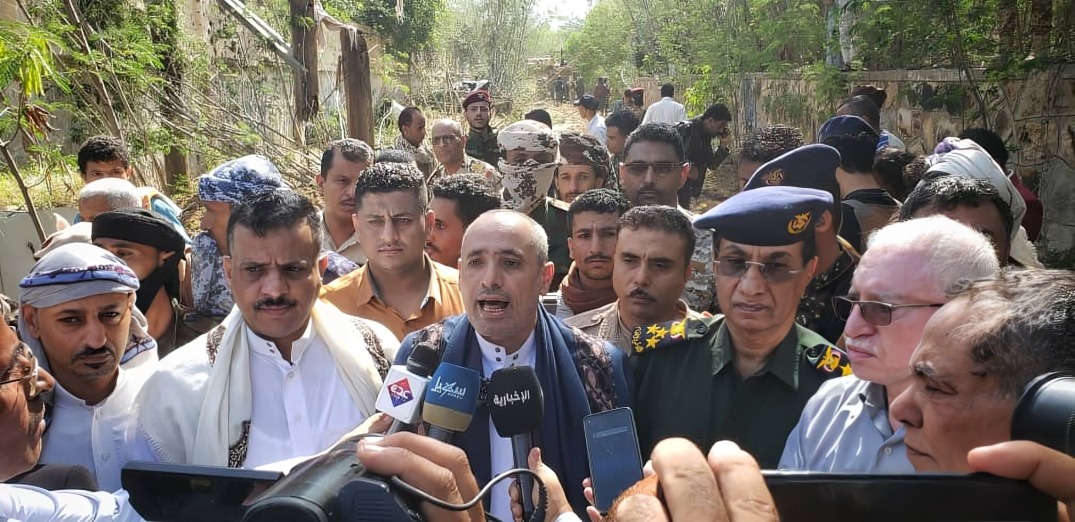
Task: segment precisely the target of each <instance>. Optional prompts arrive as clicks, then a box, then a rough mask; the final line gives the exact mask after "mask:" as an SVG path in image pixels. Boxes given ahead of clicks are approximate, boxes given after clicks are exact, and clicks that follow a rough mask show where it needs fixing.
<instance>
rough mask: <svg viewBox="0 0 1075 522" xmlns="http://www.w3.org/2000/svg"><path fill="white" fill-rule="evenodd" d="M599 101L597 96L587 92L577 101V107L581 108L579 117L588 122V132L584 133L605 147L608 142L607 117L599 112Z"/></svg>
mask: <svg viewBox="0 0 1075 522" xmlns="http://www.w3.org/2000/svg"><path fill="white" fill-rule="evenodd" d="M599 103H600V102H598V101H597V98H594V97H593V96H590V95H589V94H585V95H583V96H581V97H579V99H578V100H577V101H575V107H578V109H579V117H580V118H582V121H584V122H586V132H584V133H583V134H586V135H589V136H593V137H594V139H596V140H597V141H599V142H600V143H601V146H602V147H603V146H605V144H606V143H608V130H607V129H606V128H605V117H604V116H601V115H600V114H598V113H597V107H598V105H599Z"/></svg>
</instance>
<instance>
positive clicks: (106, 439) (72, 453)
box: [39, 369, 148, 491]
mask: <svg viewBox="0 0 1075 522" xmlns="http://www.w3.org/2000/svg"><path fill="white" fill-rule="evenodd" d="M143 373H146V375H142V374H143ZM146 377H148V372H133V374H132V371H130V370H123V369H121V370H120V372H119V377H118V378H117V381H116V388H115V389H114V390H112V393H111V394H109V395H108V397H106V398H105V400H103V401H101V402H99V403H97V404H94V405H92V406H90V405H88V404H86V401H84V400H82V399H79V398H78V397H75V396H74V395H71V393H70V392H68V391H67V390H65V389H64V388H63V386H60V385H59V384H58V383H57V385H56V387H55V388H54V389H53V397H54V399H53V405H52V408H53V410H52V418H51V422H50V424H49V427H48V431H46V432H45V435H44V437H43V439H42V449H41V458H40V459H39V462H40V463H42V464H67V465H77V466H82V467H84V468H86V469H88V470H90V472H92V473H93V474H94V476H96V478H97V485H98V486H99V487H100V488H101V489H102V490H103V491H116V490H118V489H120V488H121V487H122V485H121V483H120V471H121V470H122V469H123V466H124V465H125V464H126V463H127V461H128V460H130V455H131V453H130V451H131V450H130V448H131V444H132V443H133V441H134V439H135V433H136V431H137V419H136V418H135V417H134V416H133V415H132V414H131V406H132V405H133V404H134V399H135V397H137V396H138V391H139V390H141V389H142V385H143V384H144V383H145V379H146Z"/></svg>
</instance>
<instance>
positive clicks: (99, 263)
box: [19, 243, 157, 370]
mask: <svg viewBox="0 0 1075 522" xmlns="http://www.w3.org/2000/svg"><path fill="white" fill-rule="evenodd" d="M19 287H20V288H21V291H20V292H19V308H22V306H24V305H30V306H32V307H34V308H49V307H52V306H56V305H59V304H63V303H68V302H71V301H75V300H77V299H83V298H86V297H91V296H95V295H101V294H111V293H120V294H133V293H135V292H136V291H137V290H138V276H137V275H135V274H134V272H133V271H131V269H130V268H129V267H128V266H127V265H126V264H125V263H124V262H123V261H122V260H120V258H118V257H116V256H114V255H112V253H110V252H108V251H107V250H105V249H103V248H100V247H96V246H94V245H91V244H86V243H70V244H66V245H62V246H60V247H58V248H56V249H54V250H52V251H50V252H49V253H48V254H46V255H45V256H44V257H42V258H41V260H40V261H38V262H37V263H36V264H35V265H34V266H33V267H32V268H30V274H29V275H27V276H26V277H24V278H23V279H22V281H21V282H20V283H19ZM131 308H132V310H131V335H130V340H129V342H128V344H127V349H126V350H125V351H124V352H123V356H122V357H121V358H120V365H121V366H123V367H126V368H130V367H134V366H138V365H140V364H141V363H143V362H145V361H147V360H156V359H157V342H156V341H155V340H153V338H152V337H150V336H149V334H148V333H147V332H146V328H147V327H148V326H149V322H148V321H146V318H145V316H143V315H142V312H139V311H138V309H137V308H135V307H134V306H133V305H132V307H131ZM19 336H20V337H21V338H22V340H23V342H25V343H26V344H27V346H29V347H30V349H31V350H32V351H33V354H34V357H36V358H37V360H38V361H39V362H38V364H40V365H41V367H42V368H45V370H48V358H47V357H46V356H45V351H44V348H43V347H42V346H41V341H39V340H38V339H36V338H34V337H33V336H32V335H30V329H29V326H28V325H27V324H26V318H25V316H24V315H23V314H19Z"/></svg>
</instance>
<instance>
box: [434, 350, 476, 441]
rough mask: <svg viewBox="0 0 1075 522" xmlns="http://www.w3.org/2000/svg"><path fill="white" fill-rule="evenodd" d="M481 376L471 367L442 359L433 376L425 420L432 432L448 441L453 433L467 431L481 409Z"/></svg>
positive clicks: (435, 436)
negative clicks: (464, 366)
mask: <svg viewBox="0 0 1075 522" xmlns="http://www.w3.org/2000/svg"><path fill="white" fill-rule="evenodd" d="M480 389H481V376H480V375H478V372H476V371H474V370H471V369H470V368H463V367H462V366H456V365H454V364H451V363H441V365H440V366H438V367H437V371H436V373H434V374H433V377H431V378H430V379H429V386H428V388H427V389H426V397H425V404H423V405H422V420H424V421H425V422H427V423H429V433H428V435H429V436H430V437H432V438H434V439H437V440H439V441H441V442H448V441H449V440H451V438H452V435H453V434H455V433H459V432H461V431H466V429H467V427H468V426H470V420H471V419H472V418H473V417H474V411H475V410H477V409H478V395H479V392H480Z"/></svg>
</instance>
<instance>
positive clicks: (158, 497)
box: [120, 460, 284, 522]
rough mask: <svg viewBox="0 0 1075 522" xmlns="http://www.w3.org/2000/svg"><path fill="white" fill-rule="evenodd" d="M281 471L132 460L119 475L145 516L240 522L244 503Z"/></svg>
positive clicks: (138, 508)
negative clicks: (236, 521)
mask: <svg viewBox="0 0 1075 522" xmlns="http://www.w3.org/2000/svg"><path fill="white" fill-rule="evenodd" d="M283 476H284V475H283V473H280V472H279V471H259V470H252V469H235V468H226V467H221V466H188V465H180V464H165V463H160V462H144V461H137V460H134V461H131V462H128V463H127V465H126V466H124V467H123V471H122V472H121V474H120V479H121V480H122V482H123V489H125V490H127V493H128V494H129V495H130V499H131V505H132V506H133V507H134V509H135V510H136V511H138V514H139V515H142V518H145V519H146V520H198V521H199V522H215V521H218V520H219V521H224V520H232V521H234V520H239V519H240V518H242V515H243V511H245V509H246V508H245V506H244V503H245V502H246V501H247V498H248V497H249V496H250V495H251V493H254V492H255V491H257V492H261V491H264V490H265V489H266V488H268V486H270V485H271V484H272V483H274V482H276V481H277V480H279V479H280V477H283Z"/></svg>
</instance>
